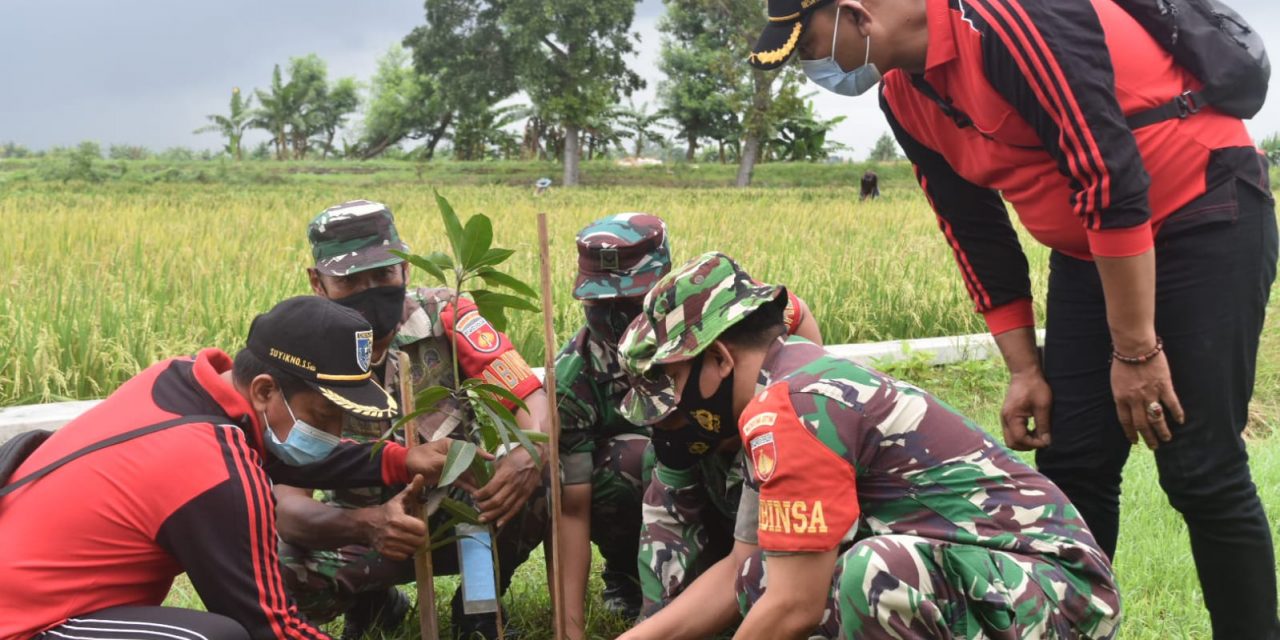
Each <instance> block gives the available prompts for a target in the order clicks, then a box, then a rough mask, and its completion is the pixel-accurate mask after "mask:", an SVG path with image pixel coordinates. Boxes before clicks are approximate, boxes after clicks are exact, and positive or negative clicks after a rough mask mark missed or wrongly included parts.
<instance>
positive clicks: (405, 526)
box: [369, 475, 427, 560]
mask: <svg viewBox="0 0 1280 640" xmlns="http://www.w3.org/2000/svg"><path fill="white" fill-rule="evenodd" d="M425 486H426V479H425V478H423V477H422V475H416V476H414V477H413V482H411V483H410V484H409V486H407V487H405V489H404V491H401V492H400V493H399V494H398V495H397V496H396V497H394V498H392V499H391V500H390V501H388V502H387V503H386V504H384V505H381V506H379V507H375V508H374V509H372V510H371V512H372V514H373V517H372V518H371V521H370V523H369V524H370V527H371V528H370V531H369V546H371V547H373V549H374V550H375V551H377V552H378V553H380V554H382V555H383V556H385V557H386V558H388V559H391V560H404V559H405V558H408V557H409V556H411V555H413V554H414V552H415V551H417V550H418V549H419V548H420V547H422V545H424V544H426V542H427V526H426V525H425V524H423V522H422V519H421V518H418V517H415V516H411V515H409V513H411V512H416V511H417V510H418V506H419V499H420V498H421V496H422V488H423V487H425Z"/></svg>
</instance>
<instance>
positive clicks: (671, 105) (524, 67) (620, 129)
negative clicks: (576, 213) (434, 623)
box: [0, 0, 1280, 186]
mask: <svg viewBox="0 0 1280 640" xmlns="http://www.w3.org/2000/svg"><path fill="white" fill-rule="evenodd" d="M664 4H665V6H666V13H665V15H664V16H663V18H662V19H661V21H660V22H659V31H660V33H661V36H660V37H661V43H660V52H659V62H658V68H659V70H660V72H661V74H662V79H661V80H660V81H659V84H658V86H657V92H656V93H657V100H658V103H657V105H654V106H651V105H649V104H641V105H636V104H634V102H632V101H631V100H630V98H631V96H632V94H633V93H634V92H635V91H636V90H638V89H641V88H643V87H644V84H645V83H644V80H643V79H641V78H640V77H639V75H637V74H636V73H635V72H634V71H633V70H631V69H630V68H629V67H628V65H627V62H626V61H627V58H628V57H629V56H631V55H632V54H634V53H635V47H634V44H635V41H636V39H637V38H638V36H637V35H636V34H634V33H632V32H631V31H630V29H631V25H632V21H633V19H634V17H635V7H636V0H519V1H518V2H516V1H513V0H425V2H424V10H425V16H424V17H425V24H423V25H422V26H419V27H417V28H415V29H413V30H412V31H411V32H410V33H409V34H408V35H407V36H406V37H405V38H404V39H403V41H402V42H401V43H399V44H397V45H395V46H393V47H392V48H391V49H390V50H389V51H388V52H387V53H386V55H384V56H383V57H382V58H381V59H380V60H379V61H378V65H377V70H376V71H375V73H374V75H373V77H372V78H371V79H369V81H368V82H367V83H365V84H362V83H360V82H358V81H357V80H356V79H355V78H349V77H348V78H338V79H334V80H330V78H329V76H328V69H327V66H326V64H325V62H324V60H322V59H320V58H319V57H317V56H316V55H314V54H312V55H307V56H302V57H296V58H292V59H290V60H289V61H288V63H287V64H286V65H284V66H283V67H281V65H276V66H275V68H274V69H273V71H272V75H271V83H270V85H269V86H268V87H267V88H266V89H255V90H253V91H251V92H241V91H240V90H239V89H238V88H236V89H233V90H232V92H231V100H230V103H229V105H228V110H227V112H226V113H224V114H214V115H210V116H208V121H209V122H208V124H207V125H206V126H204V127H201V128H200V129H197V130H196V133H206V132H213V133H217V134H219V135H221V136H222V137H223V138H224V140H225V142H226V145H225V147H224V149H223V151H224V152H225V154H226V155H227V156H229V157H231V158H234V159H236V160H240V159H242V158H244V157H246V156H248V157H251V158H255V159H268V158H274V159H277V160H305V159H308V158H319V159H327V158H331V157H341V158H354V159H372V158H378V157H398V158H408V159H413V160H417V161H430V160H432V159H433V158H436V157H437V156H438V155H445V154H447V155H449V156H450V157H452V158H454V159H457V160H482V159H491V158H500V159H525V160H529V159H542V160H554V161H557V162H561V163H563V166H564V176H563V183H564V184H565V185H574V184H577V182H578V176H579V168H578V165H579V161H580V160H582V159H586V160H592V159H595V158H598V157H619V156H630V157H633V158H636V159H637V160H638V159H639V158H641V157H642V156H649V157H657V158H660V159H664V160H678V159H683V160H686V161H691V162H692V161H712V162H721V163H729V162H734V163H737V165H738V175H737V184H738V185H739V186H745V185H748V184H750V183H751V179H752V172H753V170H754V167H755V165H756V163H758V162H762V161H820V160H824V159H828V158H829V157H830V155H831V154H833V153H837V152H842V151H849V149H848V148H847V147H845V146H844V145H841V144H839V143H836V142H833V141H831V140H829V139H828V135H829V134H830V132H831V131H832V129H834V128H835V126H836V125H838V124H839V123H840V122H841V121H843V119H844V118H843V117H836V118H831V119H824V118H822V117H821V116H819V115H818V114H817V113H816V112H815V110H814V108H813V103H812V101H811V100H810V97H811V95H812V94H806V93H804V92H803V85H804V82H803V76H802V75H801V74H800V73H799V71H798V70H797V69H796V68H795V67H788V68H786V69H785V70H783V71H782V72H779V73H763V72H760V71H757V70H755V69H753V68H752V67H750V66H749V65H747V64H746V58H747V55H748V54H749V52H750V47H751V45H752V43H753V41H754V38H755V37H756V36H757V35H758V32H759V26H760V24H761V23H762V22H763V20H764V13H763V11H764V9H763V3H761V2H759V1H758V0H664ZM624 101H625V105H624ZM357 114H358V115H359V119H358V123H356V124H353V122H354V121H355V120H356V119H355V116H357ZM253 129H257V130H261V131H264V132H266V133H267V134H268V136H269V139H268V140H267V141H266V142H263V143H261V144H260V145H257V146H256V147H255V148H253V149H245V148H244V144H243V142H244V136H245V133H246V132H247V131H249V130H253ZM1260 144H1261V146H1263V148H1264V150H1266V151H1267V153H1268V155H1269V157H1271V159H1272V162H1276V161H1280V136H1276V135H1273V136H1271V137H1269V138H1267V139H1266V140H1263V141H1262V142H1261V143H1260ZM82 147H83V145H82ZM95 149H96V155H97V156H99V157H101V155H102V152H101V149H97V148H96V147H95ZM66 151H68V152H72V151H74V153H73V154H72V155H79V156H86V157H87V155H88V154H89V151H93V150H90V149H84V148H80V149H76V150H66ZM25 153H27V152H26V150H25V149H22V148H20V147H17V146H16V145H13V144H10V145H7V146H0V158H3V157H15V156H21V155H23V154H25ZM165 153H170V154H172V153H176V151H175V150H171V151H170V152H165ZM108 154H109V156H110V157H112V158H117V157H120V158H130V157H136V156H143V155H147V154H148V152H147V151H146V150H145V149H139V148H136V147H119V148H117V147H115V146H113V147H111V148H110V149H109V150H108ZM180 155H181V154H180ZM899 157H900V155H899V151H898V147H897V145H896V143H895V142H894V140H893V139H892V137H891V136H889V135H888V134H887V133H886V134H884V135H882V136H881V137H880V139H879V140H877V141H876V144H875V146H874V147H873V148H872V149H871V151H870V154H869V159H871V160H874V161H889V160H894V159H897V158H899Z"/></svg>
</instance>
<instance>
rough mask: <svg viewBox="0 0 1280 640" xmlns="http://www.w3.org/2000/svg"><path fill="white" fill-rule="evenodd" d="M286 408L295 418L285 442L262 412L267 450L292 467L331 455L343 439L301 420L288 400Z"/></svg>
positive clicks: (290, 415) (264, 440)
mask: <svg viewBox="0 0 1280 640" xmlns="http://www.w3.org/2000/svg"><path fill="white" fill-rule="evenodd" d="M284 408H285V409H287V410H288V411H289V417H290V418H293V428H292V429H289V435H288V436H286V437H285V439H284V442H280V439H279V438H277V437H276V432H275V431H272V430H271V425H270V424H268V423H267V414H266V412H265V411H264V412H263V413H262V425H263V431H264V432H265V433H264V434H263V436H264V437H263V439H262V441H263V442H264V443H265V444H266V448H267V450H268V451H270V452H271V453H273V454H275V456H276V457H277V458H280V460H281V461H283V462H284V463H285V464H287V465H289V466H291V467H300V466H302V465H307V464H311V463H313V462H319V461H321V460H324V459H325V458H327V457H329V454H331V453H333V450H334V448H335V447H337V446H338V443H339V442H340V441H341V440H342V439H341V438H339V437H338V436H335V435H333V434H331V433H327V432H325V431H322V430H320V429H317V428H315V427H313V426H311V425H309V424H307V423H306V422H304V421H302V420H299V419H298V416H296V415H294V414H293V407H290V406H289V401H288V400H285V402H284Z"/></svg>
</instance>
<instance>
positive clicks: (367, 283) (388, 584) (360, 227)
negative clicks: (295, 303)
mask: <svg viewBox="0 0 1280 640" xmlns="http://www.w3.org/2000/svg"><path fill="white" fill-rule="evenodd" d="M307 235H308V238H309V240H310V243H311V253H312V257H313V259H314V262H313V264H312V266H311V267H310V268H309V269H307V275H308V278H309V279H310V282H311V288H312V290H313V291H314V292H315V294H316V295H318V296H321V297H324V298H328V299H330V300H333V301H334V302H336V303H338V304H340V305H343V306H346V307H349V308H351V309H355V310H356V311H359V312H360V313H361V314H362V315H363V316H364V317H365V318H368V320H369V322H370V323H371V324H372V325H373V338H374V340H373V347H372V355H371V364H370V370H371V371H373V375H374V377H375V378H376V379H377V380H378V381H379V382H380V383H381V384H382V385H383V387H385V388H386V389H387V390H388V391H389V392H390V393H391V394H392V396H393V397H396V398H397V399H399V394H400V391H399V390H400V376H401V375H406V374H407V375H410V376H411V377H412V378H411V379H412V382H413V388H414V390H415V391H418V390H421V389H425V388H427V387H429V386H432V385H436V384H443V385H446V386H453V385H454V384H455V382H456V381H454V380H453V365H452V362H453V358H454V356H455V353H456V355H457V357H458V358H459V364H460V371H461V374H462V376H464V377H467V378H472V377H474V378H483V379H484V380H485V381H486V382H490V383H493V384H496V385H500V386H502V387H504V388H506V389H507V390H509V391H511V392H512V393H513V394H515V395H516V396H518V397H520V398H522V399H523V400H524V402H525V403H526V405H527V406H528V409H527V410H525V409H521V410H519V411H516V414H515V416H516V421H517V422H518V423H519V424H520V426H521V428H523V429H533V430H537V431H543V430H544V425H543V420H542V416H545V415H547V398H546V393H545V392H544V391H543V390H542V383H541V382H539V381H538V378H537V377H536V376H534V374H533V370H532V369H530V368H529V365H528V364H526V363H525V360H524V358H522V357H521V356H520V354H519V353H517V352H516V351H515V350H514V349H513V348H512V346H511V341H510V340H509V339H508V338H507V336H505V335H503V334H502V333H500V332H498V331H497V330H495V329H494V327H493V325H491V324H489V322H488V321H487V320H485V319H484V318H483V317H481V315H480V313H479V312H478V311H477V310H476V307H475V304H474V303H473V302H471V301H470V300H469V299H464V300H461V301H456V300H452V299H451V295H452V293H451V292H450V291H449V290H448V289H442V288H412V289H410V288H409V287H408V284H409V265H408V263H406V262H405V261H404V260H402V259H400V258H399V257H397V256H395V255H394V254H391V253H389V251H391V250H398V251H408V247H407V246H406V245H405V243H404V242H402V241H401V239H400V234H399V232H398V231H397V230H396V226H395V219H394V217H393V216H392V213H391V211H390V210H389V209H388V208H387V207H386V206H385V205H383V204H381V203H377V202H370V201H367V200H355V201H351V202H345V203H342V204H339V205H335V206H333V207H330V208H328V209H326V210H324V211H323V212H321V213H320V214H319V215H317V216H316V217H315V219H313V220H312V221H311V224H310V226H309V227H308V233H307ZM455 324H456V327H457V328H456V330H455ZM401 352H403V353H406V354H408V356H409V362H410V371H407V372H406V371H401V370H400V367H399V359H398V355H397V354H399V353H401ZM454 408H455V407H452V406H448V407H441V411H439V412H434V413H431V414H428V415H425V416H422V417H420V418H418V419H417V421H416V426H417V428H418V432H419V435H420V437H422V438H424V439H425V440H429V439H431V438H433V437H435V436H437V435H440V434H439V433H437V432H440V431H443V432H445V434H446V435H447V434H453V435H455V436H456V437H459V438H461V437H462V433H463V430H464V429H465V426H466V425H465V424H463V423H462V422H460V421H458V420H457V419H456V418H451V417H450V416H451V410H452V409H454ZM511 408H514V407H511ZM399 415H400V414H399V413H395V414H392V415H387V416H375V417H372V418H369V417H364V416H348V417H347V418H346V419H344V421H343V425H342V436H343V437H344V438H347V439H351V440H355V441H357V442H372V441H375V440H377V439H378V438H380V437H381V436H382V435H384V434H386V433H388V432H389V431H391V427H392V424H393V423H394V422H395V420H396V419H397V418H398V417H399ZM467 419H471V418H470V417H468V418H467ZM394 437H395V439H396V440H397V441H400V440H401V439H402V438H403V433H402V431H401V430H396V431H395V432H394ZM543 448H544V449H545V446H544V447H543ZM543 454H544V455H542V456H540V457H541V459H542V460H546V456H545V451H544V452H543ZM449 492H450V493H451V494H452V495H453V497H455V498H458V499H464V500H465V499H467V498H468V496H466V495H464V493H463V491H462V490H461V489H449ZM275 494H276V498H277V500H278V501H279V505H278V507H277V509H276V517H277V518H278V519H279V523H280V559H281V562H283V564H284V579H285V583H286V584H287V585H288V587H289V591H290V593H292V594H293V596H294V597H295V598H297V600H298V607H299V608H300V609H301V610H302V611H303V613H305V614H306V615H307V616H309V617H310V618H311V619H313V620H318V621H327V620H331V619H333V618H335V617H337V616H339V615H345V626H344V631H343V637H344V638H359V637H360V636H361V635H363V634H365V633H367V632H372V633H381V632H387V631H390V630H392V629H395V628H398V626H399V625H400V623H401V621H402V620H403V619H404V616H405V613H406V612H407V611H408V609H409V603H408V601H407V600H406V598H405V596H404V594H403V593H401V591H400V590H399V589H397V588H396V585H399V584H405V583H408V582H412V581H413V579H414V573H413V562H412V560H411V559H410V555H411V552H412V550H413V549H415V548H418V547H419V546H421V544H422V542H423V539H422V536H421V534H420V532H418V531H417V529H416V527H414V526H412V525H410V524H409V523H407V522H405V521H404V520H402V519H399V518H395V517H393V514H394V513H395V510H396V508H397V507H396V505H395V504H394V502H392V498H394V497H395V495H396V493H395V490H394V489H350V490H340V491H327V492H325V493H324V494H323V496H322V497H321V498H320V499H319V500H317V499H315V498H313V497H312V491H311V487H310V486H309V485H305V484H302V485H290V483H281V484H277V485H276V487H275ZM545 495H546V492H545V488H544V482H543V473H542V469H541V468H540V467H539V466H538V465H537V464H535V463H534V460H533V458H532V457H531V456H530V455H529V453H528V452H527V451H525V450H524V449H517V450H515V451H513V452H512V453H510V454H508V455H506V456H504V457H502V458H501V459H500V460H498V462H497V464H496V468H495V473H494V477H493V480H492V481H491V482H489V484H487V485H485V486H484V487H483V488H481V489H480V490H479V491H478V492H477V493H476V494H475V502H476V505H477V506H478V507H479V509H480V511H481V512H482V514H483V516H484V517H485V518H486V519H487V521H488V522H492V523H494V524H496V525H497V526H498V527H499V529H500V531H499V534H498V536H497V538H496V541H497V545H498V556H499V568H500V570H501V573H502V575H501V584H500V593H501V592H502V591H505V589H506V587H507V586H508V585H509V584H510V581H511V575H512V573H514V572H515V570H516V568H517V567H519V566H520V565H521V564H522V563H524V561H525V559H526V558H528V556H529V553H530V552H531V551H532V550H533V549H534V548H535V547H537V546H538V544H540V543H541V541H542V539H543V537H544V535H545V532H546V529H547V507H546V500H545ZM446 519H447V518H446V513H445V512H444V511H440V512H438V513H437V515H436V516H434V519H433V520H432V531H433V532H437V531H440V529H441V528H442V527H443V525H444V524H445V520H446ZM419 524H420V523H419ZM456 549H457V547H456V545H452V544H449V545H445V546H443V547H441V548H440V549H438V550H436V551H435V552H434V553H433V554H432V557H433V559H434V563H435V564H434V568H435V573H436V575H442V574H446V575H447V574H454V573H457V572H458V558H457V553H456ZM452 620H453V624H454V631H455V632H456V633H458V634H460V635H462V636H463V637H468V638H469V637H471V635H472V634H476V633H478V634H480V635H481V636H483V637H485V638H495V637H497V633H498V632H497V622H496V619H495V615H494V614H474V615H464V613H463V609H462V594H461V590H459V591H458V592H457V593H456V594H455V596H454V599H453V618H452Z"/></svg>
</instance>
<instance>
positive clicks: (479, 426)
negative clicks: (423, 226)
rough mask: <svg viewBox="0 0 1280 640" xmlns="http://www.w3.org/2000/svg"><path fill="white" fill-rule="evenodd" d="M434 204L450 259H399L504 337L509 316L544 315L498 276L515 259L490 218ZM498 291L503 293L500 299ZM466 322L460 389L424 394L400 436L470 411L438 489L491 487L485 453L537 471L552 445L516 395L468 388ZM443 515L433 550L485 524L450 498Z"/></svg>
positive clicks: (471, 384)
mask: <svg viewBox="0 0 1280 640" xmlns="http://www.w3.org/2000/svg"><path fill="white" fill-rule="evenodd" d="M435 196H436V204H437V205H438V206H439V208H440V217H441V219H442V221H443V222H444V229H445V235H446V236H447V237H448V239H449V248H450V252H449V253H445V252H441V251H434V252H431V253H428V254H426V255H416V254H409V253H402V252H399V251H393V252H392V253H394V254H395V255H397V256H400V257H401V258H403V259H404V260H406V261H408V262H409V264H411V265H413V267H415V268H417V269H420V270H422V271H424V272H426V273H427V275H429V276H431V277H432V278H433V279H435V280H436V281H438V282H439V283H440V284H442V285H444V286H445V287H447V288H449V289H450V290H451V292H452V297H451V299H452V300H453V303H454V308H455V310H456V309H457V304H458V303H459V302H461V301H462V300H463V299H464V298H469V299H470V300H471V301H473V302H474V303H475V305H476V309H477V310H478V311H479V312H480V315H481V316H482V317H483V318H485V319H486V320H488V321H489V323H490V324H492V325H493V327H494V328H495V329H496V330H497V331H505V330H506V328H507V311H508V310H516V311H534V312H536V311H539V310H540V309H539V307H538V305H537V303H536V300H537V297H538V295H537V292H536V291H534V290H533V288H532V287H530V286H529V285H527V284H525V283H524V282H521V281H520V280H519V279H517V278H515V277H514V276H512V275H510V274H508V273H506V272H504V271H501V270H500V269H499V266H501V265H502V264H503V263H504V262H506V261H507V260H508V259H509V258H510V257H511V256H512V255H514V254H515V251H514V250H512V249H503V248H500V247H494V246H493V223H492V222H491V221H490V220H489V218H488V216H485V215H484V214H476V215H473V216H471V217H470V218H469V219H468V220H467V221H466V223H465V224H464V223H463V221H462V220H460V219H459V218H458V215H457V213H455V212H454V210H453V207H452V205H450V204H449V201H448V200H446V199H445V198H444V197H443V196H441V195H440V194H439V193H438V192H437V193H436V194H435ZM493 288H496V289H499V290H497V291H495V290H493ZM461 315H462V314H459V313H456V312H455V313H454V314H453V324H454V326H453V327H452V333H453V335H454V349H453V350H452V356H453V379H454V380H455V381H460V382H458V383H457V385H456V387H454V388H450V387H445V386H441V385H434V386H431V387H427V388H425V389H423V390H421V391H419V392H418V393H417V394H416V395H415V396H414V411H412V412H410V413H408V414H406V415H405V416H404V417H402V418H400V420H399V421H398V422H397V423H396V430H399V429H400V428H402V427H403V426H404V425H405V424H408V423H411V422H412V421H413V420H414V419H415V418H417V417H418V416H421V415H424V414H428V413H433V412H435V411H439V410H440V406H441V404H442V403H444V402H445V401H446V400H452V401H454V402H455V403H456V405H457V406H458V407H462V408H463V411H465V409H466V408H467V407H469V408H470V409H471V413H472V414H473V415H474V416H475V420H474V422H473V424H472V425H471V426H470V428H469V429H468V432H467V434H466V436H467V437H466V439H463V440H456V441H454V442H453V443H452V444H451V445H450V447H449V453H448V456H447V457H446V458H445V463H444V467H443V470H442V471H441V474H440V481H439V483H438V484H437V486H438V487H446V486H449V485H450V484H452V483H454V482H455V481H457V479H458V478H460V477H461V476H462V475H463V474H464V473H466V472H467V471H470V472H471V475H472V477H473V478H474V481H475V482H476V484H477V485H478V486H483V485H484V484H486V483H487V482H489V480H490V479H491V478H492V477H493V464H494V463H493V462H491V461H489V460H486V459H485V458H484V457H483V456H480V455H477V452H478V450H479V449H484V451H486V452H488V453H490V454H493V455H494V456H501V455H504V454H506V453H510V452H511V451H513V450H515V449H516V448H517V447H518V448H523V449H524V450H525V451H527V452H528V453H529V455H530V456H531V457H533V459H534V462H535V463H536V464H539V465H541V464H542V460H541V458H540V456H539V453H538V448H537V444H542V443H546V442H547V441H548V437H547V435H546V434H544V433H541V432H537V431H526V430H523V429H521V428H520V427H519V425H518V424H517V423H516V418H515V414H514V412H513V410H512V409H509V408H508V405H514V406H515V407H516V408H517V409H527V406H526V405H525V403H524V402H523V401H522V400H520V398H518V397H516V396H515V394H513V393H511V391H510V390H508V389H506V388H504V387H501V386H499V385H495V384H491V383H488V382H485V381H484V380H481V379H478V378H469V379H467V380H462V376H461V375H460V371H459V362H458V352H457V335H458V322H459V320H460V319H461V317H460V316H461ZM441 508H442V509H445V510H446V511H447V512H448V513H449V514H450V518H449V520H448V521H447V522H446V524H445V525H444V526H441V527H437V528H436V530H435V531H434V532H433V535H432V543H431V544H432V546H431V548H432V549H435V548H438V547H439V546H443V545H445V544H448V543H449V542H451V541H453V540H455V539H456V536H452V535H450V537H449V538H440V539H437V534H438V535H441V536H443V535H448V534H451V532H452V531H453V529H454V527H455V526H456V525H457V524H459V523H463V522H466V523H470V524H480V520H479V516H480V514H479V512H478V511H477V510H476V508H475V507H474V506H472V505H470V504H467V503H465V502H461V501H458V500H454V499H452V498H448V497H446V498H444V500H443V502H442V503H441Z"/></svg>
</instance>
